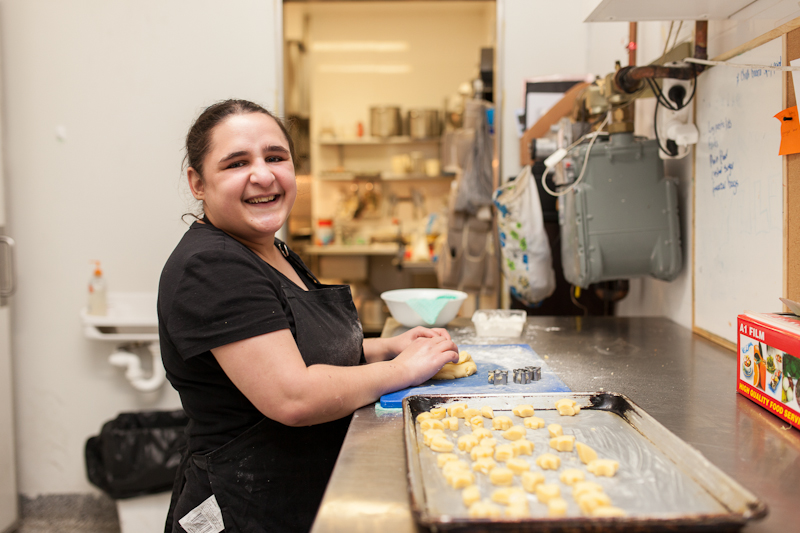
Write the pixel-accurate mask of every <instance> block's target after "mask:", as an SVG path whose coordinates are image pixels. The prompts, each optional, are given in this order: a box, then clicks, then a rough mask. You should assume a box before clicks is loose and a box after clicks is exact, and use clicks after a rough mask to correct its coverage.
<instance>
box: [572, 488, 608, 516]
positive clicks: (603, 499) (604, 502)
mask: <svg viewBox="0 0 800 533" xmlns="http://www.w3.org/2000/svg"><path fill="white" fill-rule="evenodd" d="M575 501H577V502H578V507H580V508H581V512H582V513H583V514H585V515H589V516H591V515H592V513H593V512H594V511H595V509H597V508H598V507H606V506H609V505H611V498H609V497H608V494H606V493H605V492H597V491H592V492H586V493H584V494H581V495H580V496H579V497H578V498H575Z"/></svg>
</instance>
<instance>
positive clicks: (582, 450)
mask: <svg viewBox="0 0 800 533" xmlns="http://www.w3.org/2000/svg"><path fill="white" fill-rule="evenodd" d="M575 449H576V450H577V452H578V457H579V458H580V460H581V462H582V463H583V464H585V465H588V464H589V463H591V462H592V461H594V460H595V459H597V452H596V451H594V450H593V449H592V448H590V447H589V446H587V445H586V444H584V443H582V442H576V443H575Z"/></svg>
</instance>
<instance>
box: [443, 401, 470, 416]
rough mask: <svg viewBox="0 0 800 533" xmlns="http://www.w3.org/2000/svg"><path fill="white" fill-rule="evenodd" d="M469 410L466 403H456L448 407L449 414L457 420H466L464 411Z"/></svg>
mask: <svg viewBox="0 0 800 533" xmlns="http://www.w3.org/2000/svg"><path fill="white" fill-rule="evenodd" d="M466 408H467V404H465V403H454V404H452V405H449V406H448V407H447V414H448V415H450V416H454V417H456V418H464V409H466Z"/></svg>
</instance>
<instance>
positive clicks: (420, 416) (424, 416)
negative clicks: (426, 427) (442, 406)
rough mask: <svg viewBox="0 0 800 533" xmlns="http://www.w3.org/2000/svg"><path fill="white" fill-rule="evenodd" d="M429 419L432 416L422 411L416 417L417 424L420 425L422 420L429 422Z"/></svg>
mask: <svg viewBox="0 0 800 533" xmlns="http://www.w3.org/2000/svg"><path fill="white" fill-rule="evenodd" d="M430 418H432V415H431V414H430V413H429V412H428V411H423V412H421V413H420V414H418V415H417V422H419V423H420V424H421V423H422V422H423V421H424V420H429V419H430Z"/></svg>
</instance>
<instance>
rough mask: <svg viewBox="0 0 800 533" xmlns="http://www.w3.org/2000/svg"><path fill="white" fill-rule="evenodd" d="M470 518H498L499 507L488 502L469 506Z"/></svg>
mask: <svg viewBox="0 0 800 533" xmlns="http://www.w3.org/2000/svg"><path fill="white" fill-rule="evenodd" d="M467 514H468V515H469V517H470V518H500V507H498V506H497V505H495V504H493V503H492V502H490V501H479V502H475V503H473V504H472V505H470V506H469V511H467Z"/></svg>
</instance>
